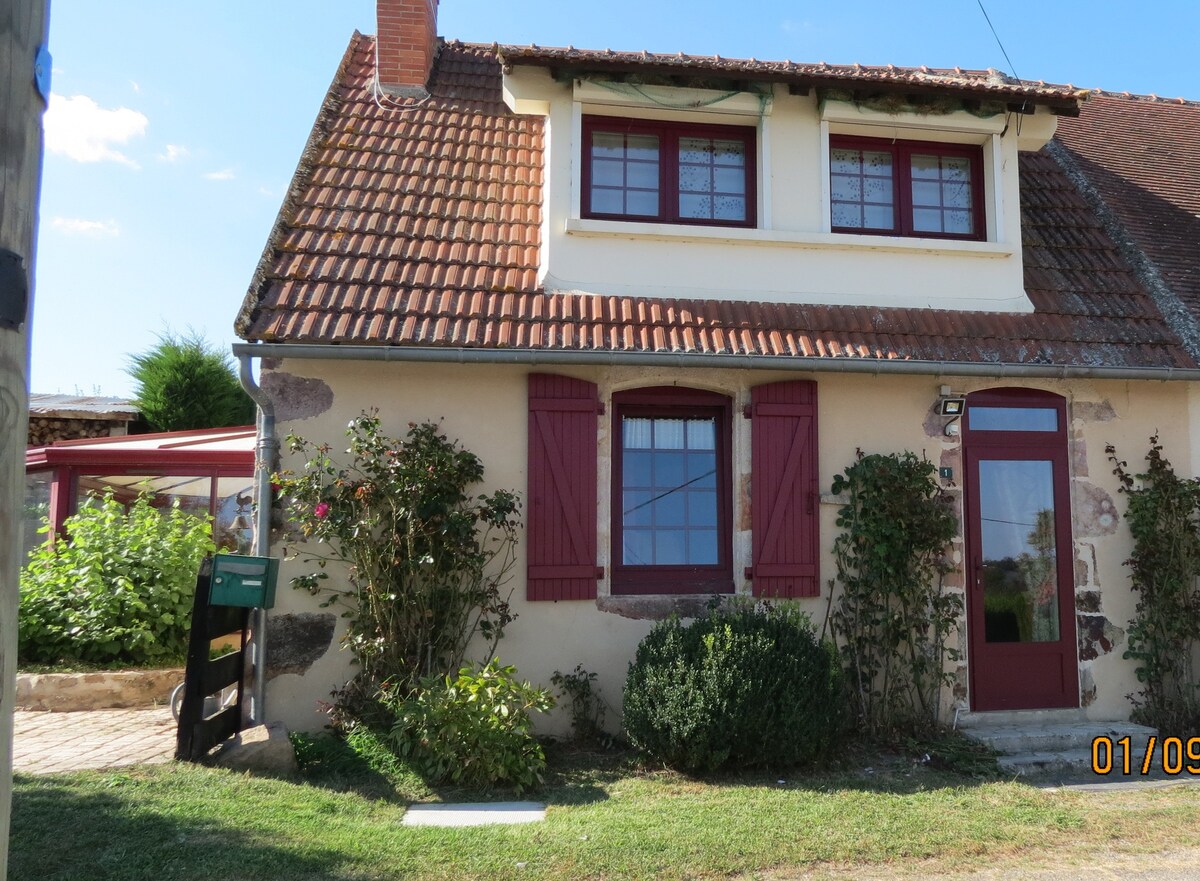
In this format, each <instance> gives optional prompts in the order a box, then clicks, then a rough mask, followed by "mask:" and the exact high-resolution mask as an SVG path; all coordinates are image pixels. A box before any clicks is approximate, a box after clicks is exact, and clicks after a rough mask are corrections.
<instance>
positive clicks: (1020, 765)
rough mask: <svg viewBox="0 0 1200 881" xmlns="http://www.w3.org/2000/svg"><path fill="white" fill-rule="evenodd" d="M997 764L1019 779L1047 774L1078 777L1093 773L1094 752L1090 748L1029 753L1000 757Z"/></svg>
mask: <svg viewBox="0 0 1200 881" xmlns="http://www.w3.org/2000/svg"><path fill="white" fill-rule="evenodd" d="M996 764H998V765H999V766H1000V769H1001V770H1002V771H1004V772H1006V773H1008V774H1012V775H1014V776H1017V777H1033V776H1040V775H1046V774H1059V775H1069V776H1077V775H1079V774H1086V773H1091V771H1092V750H1091V747H1089V748H1087V749H1069V750H1062V751H1058V752H1055V751H1045V752H1027V753H1021V754H1019V755H1011V756H1000V758H998V759H996Z"/></svg>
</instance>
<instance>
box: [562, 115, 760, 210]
mask: <svg viewBox="0 0 1200 881" xmlns="http://www.w3.org/2000/svg"><path fill="white" fill-rule="evenodd" d="M755 146H756V142H755V130H754V129H753V128H750V127H748V126H728V125H690V124H681V123H671V122H657V121H652V120H644V119H622V118H616V117H608V116H585V117H584V118H583V173H582V184H583V187H582V193H583V195H582V201H583V204H582V206H581V213H582V215H583V216H584V217H594V218H600V219H605V220H636V221H648V222H652V223H682V224H701V225H708V226H754V224H755V203H756V201H757V193H756V192H755V180H756V174H755V167H754V159H755Z"/></svg>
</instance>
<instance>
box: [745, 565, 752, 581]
mask: <svg viewBox="0 0 1200 881" xmlns="http://www.w3.org/2000/svg"><path fill="white" fill-rule="evenodd" d="M745 574H746V578H747V579H748V580H750V581H753V580H754V567H753V566H747V567H746V573H745Z"/></svg>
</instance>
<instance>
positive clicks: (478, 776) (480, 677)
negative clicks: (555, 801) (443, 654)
mask: <svg viewBox="0 0 1200 881" xmlns="http://www.w3.org/2000/svg"><path fill="white" fill-rule="evenodd" d="M516 674H517V670H516V668H515V667H501V666H500V665H499V662H497V661H496V659H495V658H493V659H492V660H490V661H488V663H487V664H486V665H484V666H483V667H482V668H481V669H480V670H479V671H476V670H475V669H474V668H473V667H463V668H462V669H461V670H459V671H458V677H457V678H451V677H450V676H445V677H429V678H427V679H426V680H424V681H423V682H422V683H421V687H420V689H419V690H418V692H417V693H416V694H414V695H413V696H411V697H409V698H407V699H406V700H402V701H398V702H397V703H395V705H394V706H393V711H394V713H395V716H396V724H395V727H393V729H392V739H393V741H394V743H395V746H396V750H397V753H398V754H399V755H400V756H401V757H404V758H409V759H411V761H412V763H413V765H414V767H415V768H416V769H417V770H418V771H419V772H420V773H421V774H422V775H424V776H425V778H426V779H427V780H428V781H429V782H430V783H438V782H444V781H447V780H449V781H452V782H454V783H459V784H462V785H463V786H470V787H477V788H482V789H488V788H490V787H492V786H494V785H496V784H507V785H510V786H512V788H513V789H515V790H516V791H517V792H518V793H520V792H522V791H523V790H525V789H528V788H530V787H531V786H535V785H537V784H539V783H541V782H542V771H543V770H545V767H546V754H545V753H544V752H543V751H542V747H541V744H539V743H538V742H537V741H536V740H535V739H534V737H533V733H532V731H533V723H532V721H531V720H530V718H529V713H530V712H531V711H534V710H536V711H538V712H545V711H547V710H549V709H551V708H552V707H553V706H554V699H553V698H552V697H551V696H550V693H549V692H547V691H545V690H544V689H539V688H535V687H533V686H532V685H530V684H529V683H528V682H518V681H517V679H516Z"/></svg>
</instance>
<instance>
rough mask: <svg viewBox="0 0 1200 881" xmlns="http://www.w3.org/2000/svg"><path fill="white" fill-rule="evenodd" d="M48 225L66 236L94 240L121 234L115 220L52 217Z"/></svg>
mask: <svg viewBox="0 0 1200 881" xmlns="http://www.w3.org/2000/svg"><path fill="white" fill-rule="evenodd" d="M50 225H51V226H52V227H54V228H55V229H57V230H61V231H62V232H64V233H66V234H67V235H78V236H89V237H91V238H94V239H105V238H113V237H114V236H119V235H120V234H121V228H120V227H119V226H117V222H116V221H115V220H84V219H83V218H80V217H54V218H52V219H51V220H50Z"/></svg>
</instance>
